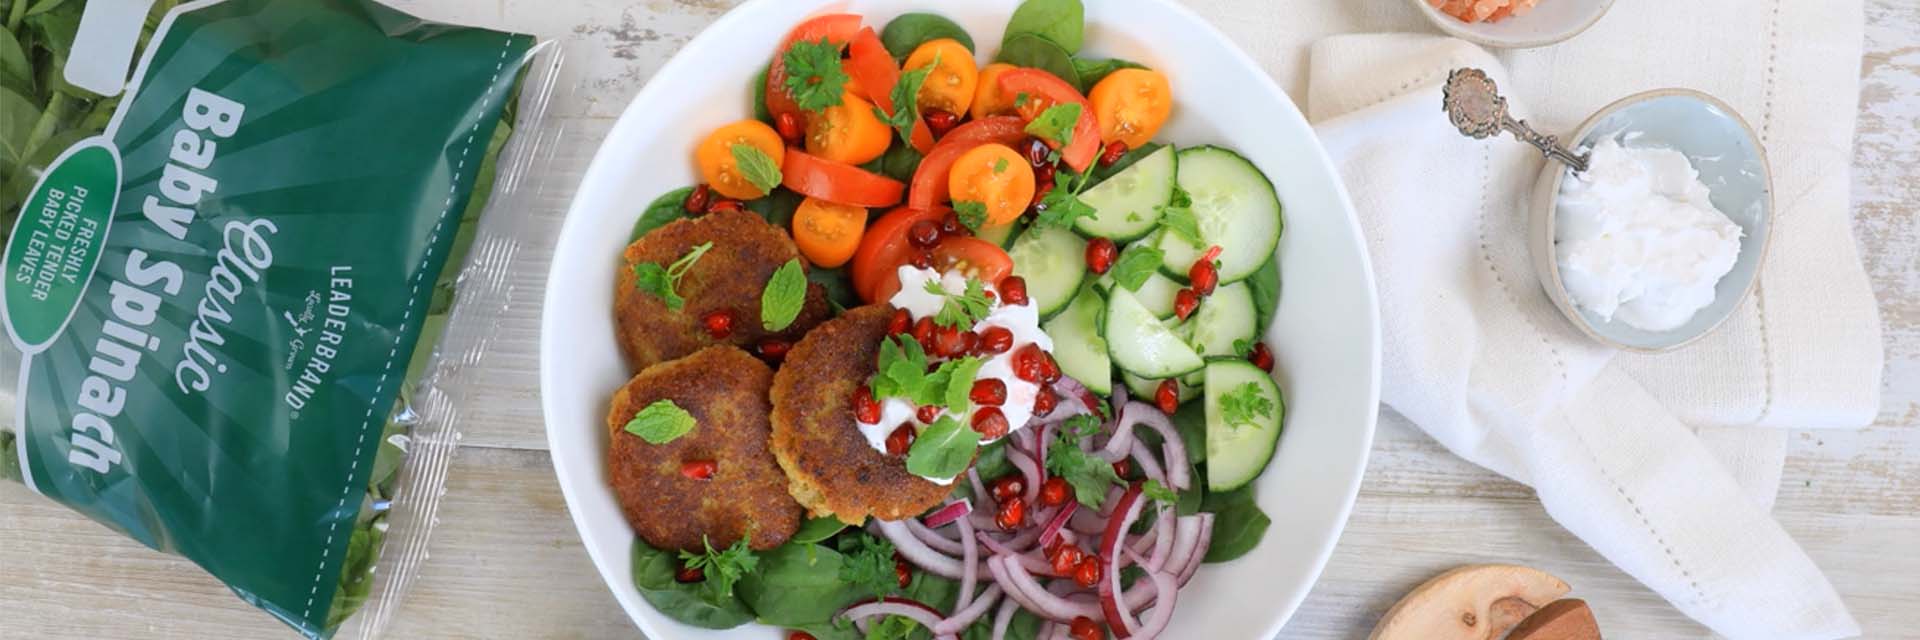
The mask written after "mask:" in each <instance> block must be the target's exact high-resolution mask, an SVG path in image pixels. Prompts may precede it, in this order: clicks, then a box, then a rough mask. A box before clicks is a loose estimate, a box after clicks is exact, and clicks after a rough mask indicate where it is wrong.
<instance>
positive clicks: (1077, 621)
mask: <svg viewBox="0 0 1920 640" xmlns="http://www.w3.org/2000/svg"><path fill="white" fill-rule="evenodd" d="M1067 635H1068V636H1071V637H1072V638H1073V640H1106V637H1107V630H1106V629H1102V628H1100V623H1098V622H1094V621H1093V618H1089V617H1086V616H1076V617H1075V618H1074V619H1073V622H1072V623H1071V624H1068V625H1067ZM787 640H793V639H792V638H788V639H787Z"/></svg>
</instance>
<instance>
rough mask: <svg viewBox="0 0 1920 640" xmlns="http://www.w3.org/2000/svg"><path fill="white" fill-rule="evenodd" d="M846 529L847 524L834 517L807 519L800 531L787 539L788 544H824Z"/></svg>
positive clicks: (801, 525)
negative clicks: (823, 542)
mask: <svg viewBox="0 0 1920 640" xmlns="http://www.w3.org/2000/svg"><path fill="white" fill-rule="evenodd" d="M846 528H847V523H845V522H841V521H840V519H839V518H835V517H833V516H827V517H824V518H807V521H806V522H802V523H800V530H799V531H795V532H793V536H792V537H790V538H787V544H788V545H806V544H813V543H816V542H822V541H825V540H826V539H827V538H831V537H833V535H834V534H836V533H840V531H841V530H842V529H846Z"/></svg>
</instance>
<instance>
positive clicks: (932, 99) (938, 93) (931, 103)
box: [901, 38, 980, 116]
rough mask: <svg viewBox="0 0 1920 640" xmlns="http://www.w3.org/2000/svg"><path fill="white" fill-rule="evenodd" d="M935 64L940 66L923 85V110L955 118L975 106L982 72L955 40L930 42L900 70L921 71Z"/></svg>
mask: <svg viewBox="0 0 1920 640" xmlns="http://www.w3.org/2000/svg"><path fill="white" fill-rule="evenodd" d="M936 61H938V63H939V65H938V66H936V67H934V69H933V71H930V72H928V73H927V81H926V83H925V84H922V85H920V95H919V103H920V108H922V109H939V110H941V111H945V112H947V113H951V114H953V115H956V116H958V115H963V114H965V113H966V112H967V108H968V107H970V106H973V92H974V85H975V83H978V82H979V81H980V70H979V69H978V68H977V67H975V66H974V64H973V52H972V51H969V50H967V46H966V45H963V44H960V41H959V40H955V39H953V38H940V39H938V40H928V41H926V42H925V43H922V44H921V45H920V46H919V47H915V48H914V50H913V54H912V55H909V56H907V63H906V64H905V65H902V67H901V68H903V69H908V70H913V69H919V68H921V67H925V66H927V65H930V64H934V63H935V62H936Z"/></svg>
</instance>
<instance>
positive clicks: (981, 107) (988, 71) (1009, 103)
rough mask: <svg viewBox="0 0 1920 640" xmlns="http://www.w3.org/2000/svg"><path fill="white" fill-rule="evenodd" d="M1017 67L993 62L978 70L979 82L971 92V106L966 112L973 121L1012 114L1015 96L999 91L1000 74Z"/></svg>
mask: <svg viewBox="0 0 1920 640" xmlns="http://www.w3.org/2000/svg"><path fill="white" fill-rule="evenodd" d="M1018 68H1019V67H1016V66H1013V65H1010V64H1007V63H1005V62H995V63H993V64H989V65H987V66H984V67H981V68H980V81H979V82H978V83H976V84H975V87H976V88H975V89H974V90H973V106H972V107H971V108H969V109H968V110H969V111H970V112H972V113H973V118H974V119H975V120H978V119H981V118H985V117H987V116H1004V115H1009V114H1012V113H1014V110H1013V100H1014V98H1016V97H1017V96H1015V95H1013V94H1011V93H1007V92H1005V91H1001V90H1000V74H1003V73H1006V72H1008V71H1012V70H1014V69H1018Z"/></svg>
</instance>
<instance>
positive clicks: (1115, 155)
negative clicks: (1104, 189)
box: [1100, 140, 1127, 167]
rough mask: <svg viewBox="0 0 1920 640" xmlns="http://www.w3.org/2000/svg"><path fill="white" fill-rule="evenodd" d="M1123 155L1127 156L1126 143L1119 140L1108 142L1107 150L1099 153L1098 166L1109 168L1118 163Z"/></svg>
mask: <svg viewBox="0 0 1920 640" xmlns="http://www.w3.org/2000/svg"><path fill="white" fill-rule="evenodd" d="M1124 155H1127V143H1125V142H1121V141H1119V140H1115V141H1113V142H1109V143H1107V148H1106V149H1105V150H1104V151H1101V152H1100V166H1102V167H1111V166H1113V163H1115V162H1119V161H1120V156H1124Z"/></svg>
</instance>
